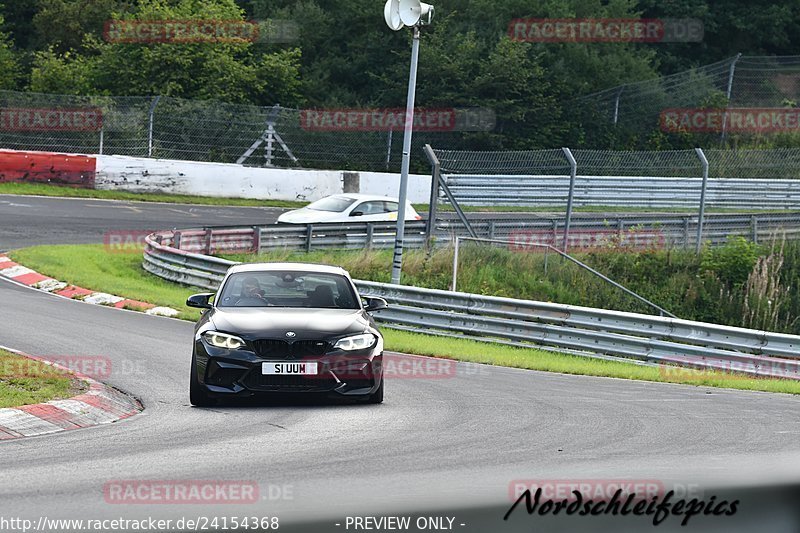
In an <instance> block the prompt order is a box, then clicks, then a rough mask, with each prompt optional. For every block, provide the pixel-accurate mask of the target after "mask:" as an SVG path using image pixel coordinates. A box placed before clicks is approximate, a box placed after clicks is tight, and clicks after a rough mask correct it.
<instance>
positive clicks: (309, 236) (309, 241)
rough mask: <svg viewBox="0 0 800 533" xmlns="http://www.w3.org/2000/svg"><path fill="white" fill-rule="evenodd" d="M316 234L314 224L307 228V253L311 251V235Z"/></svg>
mask: <svg viewBox="0 0 800 533" xmlns="http://www.w3.org/2000/svg"><path fill="white" fill-rule="evenodd" d="M313 233H314V224H309V225H308V226H306V252H310V251H311V235H312V234H313Z"/></svg>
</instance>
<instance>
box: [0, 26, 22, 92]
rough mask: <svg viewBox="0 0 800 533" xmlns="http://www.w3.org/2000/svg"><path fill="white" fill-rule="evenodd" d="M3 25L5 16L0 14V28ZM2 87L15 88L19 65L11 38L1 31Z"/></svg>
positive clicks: (0, 86) (0, 60)
mask: <svg viewBox="0 0 800 533" xmlns="http://www.w3.org/2000/svg"><path fill="white" fill-rule="evenodd" d="M2 27H3V16H2V14H0V28H2ZM0 72H2V73H3V75H2V76H0V89H14V88H16V85H17V77H18V76H19V65H18V64H17V58H16V57H15V54H14V51H13V49H12V46H11V39H10V38H9V36H8V35H7V34H5V33H2V32H0Z"/></svg>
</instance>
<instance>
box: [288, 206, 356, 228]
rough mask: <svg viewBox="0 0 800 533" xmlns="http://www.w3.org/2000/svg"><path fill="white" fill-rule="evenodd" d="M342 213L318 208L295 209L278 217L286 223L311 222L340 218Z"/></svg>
mask: <svg viewBox="0 0 800 533" xmlns="http://www.w3.org/2000/svg"><path fill="white" fill-rule="evenodd" d="M342 216H343V215H342V213H337V212H334V211H319V210H317V209H307V208H305V207H303V208H301V209H295V210H294V211H287V212H286V213H283V214H282V215H281V216H279V217H278V222H283V223H286V224H307V223H309V222H327V221H334V220H339V219H341V217H342Z"/></svg>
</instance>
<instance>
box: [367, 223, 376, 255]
mask: <svg viewBox="0 0 800 533" xmlns="http://www.w3.org/2000/svg"><path fill="white" fill-rule="evenodd" d="M374 234H375V228H374V227H373V224H372V222H368V223H367V242H366V248H367V250H370V249H371V248H372V237H373V235H374Z"/></svg>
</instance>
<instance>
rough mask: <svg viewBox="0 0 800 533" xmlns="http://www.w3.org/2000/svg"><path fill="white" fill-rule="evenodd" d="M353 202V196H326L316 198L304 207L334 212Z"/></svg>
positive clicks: (342, 209)
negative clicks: (320, 198) (319, 198)
mask: <svg viewBox="0 0 800 533" xmlns="http://www.w3.org/2000/svg"><path fill="white" fill-rule="evenodd" d="M353 202H355V200H354V199H353V198H347V197H345V196H328V197H327V198H323V199H322V200H317V201H316V202H313V203H310V204H308V205H307V206H306V208H307V209H313V210H314V211H332V212H335V213H341V212H342V211H344V210H345V209H347V208H348V207H350V206H351V205H353Z"/></svg>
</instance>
